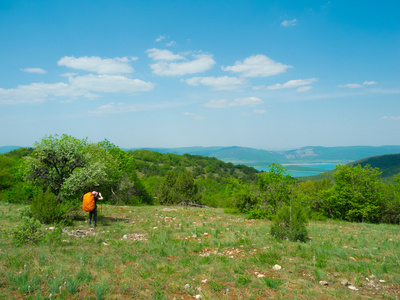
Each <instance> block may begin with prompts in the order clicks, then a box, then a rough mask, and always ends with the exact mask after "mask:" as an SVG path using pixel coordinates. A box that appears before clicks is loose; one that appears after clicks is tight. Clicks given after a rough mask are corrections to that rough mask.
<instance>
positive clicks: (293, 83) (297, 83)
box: [267, 78, 318, 90]
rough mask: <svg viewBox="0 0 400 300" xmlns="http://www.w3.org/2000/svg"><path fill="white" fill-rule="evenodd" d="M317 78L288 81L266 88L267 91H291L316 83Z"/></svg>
mask: <svg viewBox="0 0 400 300" xmlns="http://www.w3.org/2000/svg"><path fill="white" fill-rule="evenodd" d="M317 80H318V79H317V78H309V79H295V80H289V81H288V82H286V83H284V84H280V83H278V84H274V85H270V86H268V87H267V89H268V90H279V89H293V88H298V87H301V86H304V85H310V84H311V83H313V82H315V81H317Z"/></svg>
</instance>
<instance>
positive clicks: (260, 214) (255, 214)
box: [247, 209, 272, 220]
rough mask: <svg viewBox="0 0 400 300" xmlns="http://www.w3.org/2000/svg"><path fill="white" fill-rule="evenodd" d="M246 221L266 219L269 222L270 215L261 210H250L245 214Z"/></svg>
mask: <svg viewBox="0 0 400 300" xmlns="http://www.w3.org/2000/svg"><path fill="white" fill-rule="evenodd" d="M247 218H248V219H267V220H271V219H272V215H271V213H270V212H269V211H267V210H265V209H264V210H263V209H251V210H249V212H248V214H247Z"/></svg>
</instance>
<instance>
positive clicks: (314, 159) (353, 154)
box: [125, 146, 400, 166]
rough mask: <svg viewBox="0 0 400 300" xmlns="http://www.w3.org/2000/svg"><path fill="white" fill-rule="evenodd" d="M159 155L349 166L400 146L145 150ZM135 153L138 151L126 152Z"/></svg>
mask: <svg viewBox="0 0 400 300" xmlns="http://www.w3.org/2000/svg"><path fill="white" fill-rule="evenodd" d="M142 149H147V150H152V151H157V152H160V153H173V154H179V155H183V154H185V153H187V154H191V155H202V156H208V157H215V158H218V159H220V160H222V161H224V162H231V163H234V164H246V165H249V166H255V165H258V164H260V163H261V164H263V165H266V164H271V163H279V164H290V163H293V164H296V163H297V164H301V163H335V164H347V163H350V162H353V161H356V160H360V159H363V158H366V157H372V156H378V155H385V154H396V153H400V146H380V147H372V146H348V147H320V146H309V147H303V148H299V149H294V150H286V151H268V150H260V149H253V148H246V147H236V146H234V147H187V148H142ZM125 150H136V149H125Z"/></svg>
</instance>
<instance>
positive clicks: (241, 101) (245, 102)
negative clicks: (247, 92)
mask: <svg viewBox="0 0 400 300" xmlns="http://www.w3.org/2000/svg"><path fill="white" fill-rule="evenodd" d="M263 103H264V102H263V101H262V100H261V99H260V98H257V97H246V98H236V99H235V100H234V101H233V102H231V103H229V106H256V105H260V104H263Z"/></svg>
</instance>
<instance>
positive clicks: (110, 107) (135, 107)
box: [89, 102, 168, 115]
mask: <svg viewBox="0 0 400 300" xmlns="http://www.w3.org/2000/svg"><path fill="white" fill-rule="evenodd" d="M166 107H168V105H166V104H131V103H122V102H121V103H115V102H111V103H109V104H106V105H102V106H99V107H98V108H96V109H95V110H91V111H89V113H91V114H94V115H110V114H123V113H130V112H137V111H148V110H155V109H164V108H166Z"/></svg>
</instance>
